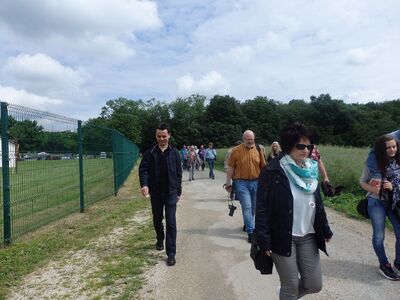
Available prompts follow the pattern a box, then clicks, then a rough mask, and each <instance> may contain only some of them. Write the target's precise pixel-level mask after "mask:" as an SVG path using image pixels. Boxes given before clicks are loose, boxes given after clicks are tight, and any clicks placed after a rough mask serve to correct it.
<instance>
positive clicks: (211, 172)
mask: <svg viewBox="0 0 400 300" xmlns="http://www.w3.org/2000/svg"><path fill="white" fill-rule="evenodd" d="M207 163H208V167H209V168H210V173H209V174H208V176H209V177H210V178H212V179H214V178H215V176H214V159H212V158H207Z"/></svg>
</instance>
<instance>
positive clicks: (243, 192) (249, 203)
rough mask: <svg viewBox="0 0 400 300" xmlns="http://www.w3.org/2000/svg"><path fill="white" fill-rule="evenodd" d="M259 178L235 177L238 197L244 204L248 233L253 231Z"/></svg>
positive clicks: (243, 212)
mask: <svg viewBox="0 0 400 300" xmlns="http://www.w3.org/2000/svg"><path fill="white" fill-rule="evenodd" d="M257 182H258V180H257V179H255V180H240V179H235V193H236V198H237V199H239V201H240V205H241V206H242V215H243V222H244V227H245V229H246V232H247V233H253V230H254V214H255V211H256V195H257Z"/></svg>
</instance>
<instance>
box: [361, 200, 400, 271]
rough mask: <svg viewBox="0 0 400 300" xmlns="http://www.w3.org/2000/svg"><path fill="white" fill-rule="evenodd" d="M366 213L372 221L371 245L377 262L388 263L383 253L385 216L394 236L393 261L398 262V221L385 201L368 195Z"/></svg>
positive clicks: (399, 255)
mask: <svg viewBox="0 0 400 300" xmlns="http://www.w3.org/2000/svg"><path fill="white" fill-rule="evenodd" d="M368 213H369V217H370V219H371V223H372V246H373V247H374V250H375V253H376V256H377V257H378V260H379V263H380V264H382V265H384V264H387V263H388V259H387V256H386V253H385V246H384V244H383V241H384V240H385V220H386V216H387V217H388V218H389V220H390V223H392V225H393V230H394V234H395V236H396V246H395V249H396V258H395V262H396V263H400V222H399V220H397V218H396V216H395V215H394V214H393V211H392V209H391V207H390V204H389V203H388V202H386V201H382V200H377V199H375V198H372V197H368Z"/></svg>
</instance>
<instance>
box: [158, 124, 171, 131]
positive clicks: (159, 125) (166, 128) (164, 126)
mask: <svg viewBox="0 0 400 300" xmlns="http://www.w3.org/2000/svg"><path fill="white" fill-rule="evenodd" d="M157 129H158V130H167V132H168V133H171V132H170V131H169V126H168V124H167V123H160V124H158V126H157Z"/></svg>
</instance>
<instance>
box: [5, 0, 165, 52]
mask: <svg viewBox="0 0 400 300" xmlns="http://www.w3.org/2000/svg"><path fill="white" fill-rule="evenodd" d="M1 24H2V25H3V29H4V28H6V29H7V30H8V31H9V32H10V36H14V38H15V37H18V38H19V40H18V42H19V43H21V42H23V43H26V42H27V41H32V42H37V41H39V40H40V41H41V43H47V44H48V46H50V45H52V43H53V42H60V41H63V42H64V43H63V44H62V45H60V44H56V45H54V46H58V47H60V46H61V47H63V48H64V49H77V48H78V46H79V45H82V46H83V49H82V50H83V51H84V52H85V50H86V49H87V47H86V45H87V44H92V47H93V49H94V50H97V53H98V52H99V51H100V50H104V54H110V53H111V54H112V55H116V56H122V57H127V56H130V55H132V54H133V53H134V50H133V49H130V48H131V47H132V45H129V42H130V41H132V40H133V39H134V33H135V32H141V31H145V30H152V29H158V28H160V27H161V26H162V21H161V19H160V18H159V16H158V10H157V4H156V3H155V2H153V1H146V0H143V1H140V0H113V1H109V0H86V1H80V0H63V1H52V0H37V1H23V0H3V1H2V4H1V6H0V25H1ZM76 41H78V43H76ZM99 46H100V47H99ZM97 47H99V48H97ZM77 50H80V49H77ZM112 50H115V51H112Z"/></svg>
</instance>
